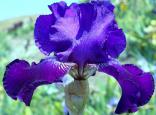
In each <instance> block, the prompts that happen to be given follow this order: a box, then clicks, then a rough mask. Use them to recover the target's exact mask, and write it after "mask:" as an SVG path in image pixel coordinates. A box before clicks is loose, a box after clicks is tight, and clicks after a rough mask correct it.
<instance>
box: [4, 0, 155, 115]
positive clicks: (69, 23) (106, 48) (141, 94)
mask: <svg viewBox="0 0 156 115" xmlns="http://www.w3.org/2000/svg"><path fill="white" fill-rule="evenodd" d="M49 9H50V10H51V11H52V14H49V15H41V16H39V17H38V18H37V20H36V24H35V30H34V38H35V43H36V45H37V47H38V48H39V49H40V51H41V52H42V53H44V54H46V55H50V54H51V53H54V56H52V57H49V58H46V59H44V60H41V61H40V62H39V63H37V64H36V63H35V62H33V63H32V64H29V63H28V62H27V61H25V60H19V59H16V60H14V61H13V62H11V63H10V64H8V66H7V67H6V71H5V74H4V79H3V84H4V88H5V90H6V93H7V94H8V95H9V96H10V97H12V98H13V99H15V100H16V99H19V100H21V101H23V102H24V103H25V104H26V105H27V106H29V105H30V102H31V99H32V96H33V92H34V90H35V89H36V88H37V87H38V86H40V85H44V84H52V83H56V82H60V81H62V78H63V76H65V75H66V74H70V75H71V76H72V77H73V78H74V82H72V83H70V84H69V85H67V86H66V87H65V99H66V105H67V107H68V108H69V111H70V112H71V114H72V113H76V112H77V113H80V112H82V111H83V109H84V105H85V103H86V100H87V98H88V93H89V87H88V82H87V79H88V78H89V77H90V76H94V75H95V73H96V71H99V72H104V73H106V74H108V75H111V76H113V77H114V78H115V79H116V81H118V83H119V84H120V87H121V89H122V96H121V99H120V101H119V103H118V106H117V109H116V111H115V112H116V113H118V114H121V113H124V112H136V111H137V110H138V107H139V106H142V105H145V104H146V103H147V102H148V101H149V100H150V98H151V96H152V94H153V91H154V80H153V77H152V75H151V74H150V73H146V72H143V71H142V70H141V69H139V68H138V67H137V66H135V65H132V64H126V65H121V64H120V63H119V62H117V61H116V58H118V56H119V55H120V53H121V52H122V51H123V50H124V49H125V47H126V39H125V35H124V33H123V31H122V29H120V28H119V27H118V25H117V23H116V20H115V16H114V13H113V10H114V6H113V5H112V4H111V3H109V2H91V3H82V4H76V3H73V4H71V5H70V6H67V4H66V3H65V2H59V3H54V4H52V5H49Z"/></svg>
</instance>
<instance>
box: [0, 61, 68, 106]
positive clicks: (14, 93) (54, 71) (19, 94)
mask: <svg viewBox="0 0 156 115" xmlns="http://www.w3.org/2000/svg"><path fill="white" fill-rule="evenodd" d="M69 69H70V66H69V65H65V64H62V63H60V62H57V61H56V60H54V59H45V60H42V61H41V62H40V63H38V64H35V63H32V65H29V63H28V62H27V61H24V60H18V59H16V60H14V61H13V62H11V63H10V64H8V66H7V67H6V71H5V74H4V78H3V85H4V89H5V91H6V93H7V94H8V95H9V96H10V97H11V98H13V99H15V100H16V99H17V98H18V99H19V100H21V101H23V102H24V103H25V104H26V105H27V106H29V105H30V102H31V99H32V96H33V92H34V90H35V89H36V88H37V87H38V86H40V85H44V84H51V83H54V82H60V81H61V78H62V77H63V76H64V75H65V74H66V73H67V72H68V71H69Z"/></svg>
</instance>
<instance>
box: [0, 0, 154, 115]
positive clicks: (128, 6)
mask: <svg viewBox="0 0 156 115" xmlns="http://www.w3.org/2000/svg"><path fill="white" fill-rule="evenodd" d="M81 1H82V0H81ZM113 4H114V5H115V6H116V8H115V14H116V18H117V22H118V24H119V26H120V27H121V28H123V30H124V32H125V33H126V37H127V49H126V51H125V52H124V53H122V55H121V56H120V58H119V59H120V61H121V62H122V63H134V64H136V65H138V66H140V67H141V68H142V69H144V70H145V71H151V72H152V73H153V75H154V76H156V1H155V0H113ZM1 27H2V26H1V25H0V28H1ZM10 28H11V29H10ZM33 28H34V21H33V19H30V20H29V21H26V22H25V23H23V24H22V26H20V27H17V28H14V29H12V25H10V27H8V28H7V29H5V30H4V29H3V30H1V31H0V78H1V79H2V78H3V74H4V71H5V66H6V65H7V64H8V63H9V62H11V61H12V60H14V59H16V58H20V59H25V60H28V61H29V62H32V61H36V62H38V61H39V60H40V59H41V58H44V55H43V54H41V53H40V51H39V50H38V48H37V47H36V46H35V44H34V41H33ZM21 77H22V76H21ZM120 96H121V90H120V87H119V85H118V84H117V82H116V81H115V80H114V79H113V78H112V77H109V76H106V75H104V74H101V73H97V75H96V77H94V78H93V77H92V78H90V98H89V101H88V105H87V107H86V110H85V115H113V114H114V113H113V112H114V109H115V107H116V104H117V102H118V100H119V98H120ZM63 103H64V93H63V89H62V88H58V87H57V86H56V85H54V84H53V85H49V86H42V87H39V88H38V89H37V90H36V91H35V93H34V96H33V99H32V103H31V106H30V107H26V106H25V105H24V104H23V103H21V102H19V101H13V100H12V99H10V97H8V96H7V95H6V93H5V91H4V89H3V86H2V80H0V115H62V114H63ZM155 107H156V97H155V94H154V95H153V98H152V99H151V101H150V102H149V103H148V104H147V105H146V106H144V107H141V108H140V110H139V111H138V112H137V113H133V114H134V115H155V114H156V109H155Z"/></svg>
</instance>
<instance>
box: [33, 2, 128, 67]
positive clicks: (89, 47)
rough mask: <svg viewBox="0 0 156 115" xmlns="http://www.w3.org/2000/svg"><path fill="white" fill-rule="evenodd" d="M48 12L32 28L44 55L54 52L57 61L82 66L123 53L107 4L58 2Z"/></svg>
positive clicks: (121, 35)
mask: <svg viewBox="0 0 156 115" xmlns="http://www.w3.org/2000/svg"><path fill="white" fill-rule="evenodd" d="M49 8H50V10H51V11H52V14H51V15H45V16H43V15H41V16H40V17H39V18H38V19H37V21H36V24H35V41H36V43H37V46H38V47H39V48H40V49H41V51H42V52H44V53H45V54H50V53H51V52H54V53H55V54H56V57H57V58H58V60H59V61H62V62H75V63H77V64H78V65H84V64H86V63H106V62H107V61H108V60H109V58H117V57H118V56H119V55H120V53H121V52H122V51H123V50H124V49H125V47H126V40H125V35H124V33H123V31H122V30H121V29H119V27H118V25H117V23H116V21H115V16H114V12H113V9H114V6H113V5H112V4H111V3H110V2H90V3H82V4H76V3H73V4H71V5H70V6H67V5H66V3H65V2H59V3H54V4H52V5H50V6H49ZM80 55H81V56H80ZM82 55H83V56H82ZM80 57H81V58H80Z"/></svg>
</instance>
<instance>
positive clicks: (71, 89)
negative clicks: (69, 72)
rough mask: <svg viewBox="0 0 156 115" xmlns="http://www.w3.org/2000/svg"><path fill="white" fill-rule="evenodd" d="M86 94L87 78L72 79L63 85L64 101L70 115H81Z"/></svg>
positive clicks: (87, 93)
mask: <svg viewBox="0 0 156 115" xmlns="http://www.w3.org/2000/svg"><path fill="white" fill-rule="evenodd" d="M88 95H89V83H88V80H74V81H73V82H71V83H70V84H68V85H67V86H66V87H65V103H66V105H67V107H68V109H69V113H70V115H83V112H84V108H85V105H86V103H87V100H88Z"/></svg>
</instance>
